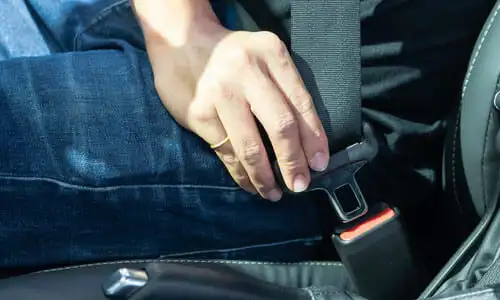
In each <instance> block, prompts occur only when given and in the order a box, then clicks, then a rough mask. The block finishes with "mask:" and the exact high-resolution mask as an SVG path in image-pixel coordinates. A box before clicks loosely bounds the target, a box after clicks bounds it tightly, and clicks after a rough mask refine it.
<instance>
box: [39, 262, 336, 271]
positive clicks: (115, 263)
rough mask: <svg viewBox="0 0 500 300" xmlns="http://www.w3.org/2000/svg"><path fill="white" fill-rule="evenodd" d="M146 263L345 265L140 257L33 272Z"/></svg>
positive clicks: (333, 264) (334, 265)
mask: <svg viewBox="0 0 500 300" xmlns="http://www.w3.org/2000/svg"><path fill="white" fill-rule="evenodd" d="M144 263H198V264H215V265H221V264H222V265H259V266H261V265H263V266H299V267H300V266H319V267H328V266H330V267H343V264H342V263H340V262H298V263H286V262H261V261H247V260H220V259H219V260H200V259H192V260H191V259H140V260H120V261H111V262H101V263H94V264H85V265H79V266H69V267H63V268H56V269H50V270H43V271H38V272H35V273H33V274H43V273H53V272H61V271H68V270H77V269H84V268H92V267H98V266H110V265H119V264H144Z"/></svg>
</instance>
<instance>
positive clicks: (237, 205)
mask: <svg viewBox="0 0 500 300" xmlns="http://www.w3.org/2000/svg"><path fill="white" fill-rule="evenodd" d="M25 3H27V4H25ZM18 13H19V14H20V15H22V16H23V19H21V18H18V17H17V14H18ZM0 15H1V16H2V18H7V21H6V22H7V24H9V23H10V22H11V21H10V20H12V23H11V24H14V25H13V26H14V27H11V28H10V29H9V28H8V27H7V28H6V27H2V28H1V29H0V32H1V33H0V36H1V37H2V39H3V40H2V43H3V51H2V53H3V58H4V59H5V60H3V61H1V62H0V127H1V128H2V133H1V134H0V162H1V164H0V199H1V200H0V267H20V266H24V267H31V266H41V265H52V264H66V263H78V262H86V261H95V260H103V259H120V258H145V257H172V256H175V257H197V258H201V257H203V258H225V259H229V258H233V259H238V258H239V259H243V258H245V259H259V260H285V261H286V260H297V259H309V258H311V257H312V256H313V251H315V250H314V244H315V243H316V242H317V241H318V240H319V239H320V233H321V230H320V229H319V228H320V225H319V221H318V218H317V212H316V211H315V210H316V207H315V205H313V204H312V203H313V202H311V201H303V199H298V198H297V199H294V198H291V199H287V200H286V201H282V202H281V203H277V204H273V203H270V202H268V201H265V200H262V199H260V198H259V197H256V196H253V195H250V194H248V193H246V192H244V191H243V190H241V189H240V188H238V187H237V186H236V185H235V183H234V182H233V180H232V179H231V177H230V176H229V175H228V174H227V172H226V171H225V169H224V167H223V165H222V164H221V163H220V162H219V159H218V158H217V157H216V156H215V155H214V153H213V152H212V151H211V149H210V148H209V147H208V146H207V145H206V143H205V142H203V141H202V140H201V139H200V138H198V137H197V136H195V135H194V134H192V133H190V132H188V131H186V130H184V129H183V128H182V127H180V126H179V125H178V124H177V123H176V122H175V121H174V119H173V118H172V117H171V116H170V115H169V114H168V113H167V111H166V110H165V108H164V107H163V106H162V104H161V102H160V99H159V98H158V96H157V94H156V93H155V89H154V85H153V78H152V72H151V67H150V65H149V62H148V59H147V56H146V53H145V51H144V50H143V49H144V42H143V40H142V36H141V33H140V30H139V27H138V26H137V24H136V22H135V19H134V16H133V14H132V12H131V9H130V7H129V4H128V1H126V0H112V1H108V0H81V1H77V2H75V1H66V0H58V1H55V0H33V1H26V2H25V1H18V0H8V1H7V3H5V2H2V4H0ZM30 16H31V17H30ZM39 28H43V30H44V31H45V32H46V33H49V34H45V39H44V38H42V35H40V29H39ZM6 30H7V31H8V32H5V31H6ZM9 30H12V31H11V32H9ZM16 36H22V37H23V38H16ZM46 36H50V39H49V38H46ZM27 41H31V42H32V43H30V44H29V45H26V44H25V43H26V42H27ZM21 56H23V57H21ZM26 56H29V57H26ZM301 200H302V201H301Z"/></svg>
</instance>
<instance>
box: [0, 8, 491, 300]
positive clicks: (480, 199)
mask: <svg viewBox="0 0 500 300" xmlns="http://www.w3.org/2000/svg"><path fill="white" fill-rule="evenodd" d="M499 12H500V1H497V3H496V4H495V6H494V8H493V10H492V12H491V14H490V16H489V18H488V20H487V21H486V23H485V25H484V27H483V30H482V32H481V34H480V36H479V38H478V40H477V43H476V45H475V48H474V50H473V52H472V55H471V59H470V64H469V67H468V71H467V74H466V76H465V79H464V83H463V92H462V95H461V101H460V106H459V107H458V108H457V111H456V113H455V114H454V117H453V118H451V121H450V123H449V135H448V138H447V142H446V146H445V149H444V160H443V162H444V163H443V174H444V176H443V184H444V186H445V189H446V191H447V195H448V198H449V200H450V201H452V202H453V203H456V204H457V206H458V207H459V210H460V213H461V215H462V216H463V217H464V219H463V220H465V219H467V220H471V221H470V223H471V224H473V225H474V226H475V228H474V229H473V230H472V232H470V234H469V236H468V237H467V239H466V240H465V241H464V242H463V244H462V245H461V247H460V248H459V249H458V250H457V252H456V253H455V255H454V256H453V257H451V258H450V260H449V261H448V263H447V264H446V266H444V268H443V269H442V270H441V272H439V274H437V275H436V276H435V277H434V280H433V281H432V282H431V283H430V284H429V285H428V286H427V288H426V289H425V291H423V293H422V294H421V298H422V299H423V298H425V299H498V297H499V295H500V275H499V274H500V273H499V272H500V214H498V213H497V211H498V208H499V203H498V202H499V201H498V198H499V189H500V184H499V179H500V178H499V177H500V173H499V171H500V132H499V129H500V124H499V115H498V114H499V108H500V81H499V79H500V16H499ZM378 271H379V274H378V276H377V275H374V276H373V280H374V282H376V281H377V280H379V279H381V278H382V277H384V276H388V274H386V273H387V270H378ZM351 275H352V274H349V271H348V269H347V268H346V267H345V266H344V265H343V264H342V263H340V262H303V263H296V264H279V263H265V262H247V261H211V260H206V261H201V260H198V261H196V260H140V261H119V262H103V263H98V264H91V265H83V266H68V267H64V268H59V269H53V270H46V271H42V272H37V273H33V274H27V275H23V276H19V277H13V278H8V279H5V280H1V281H0V299H18V300H24V299H30V300H31V299H41V300H44V299H54V300H57V299H73V300H79V299H82V300H83V299H86V300H104V299H108V298H109V299H135V300H144V299H149V300H158V299H183V300H189V299H197V300H205V299H231V300H232V299H235V300H239V299H258V300H260V299H262V300H264V299H266V300H267V299H269V300H271V299H297V300H302V299H303V300H315V299H316V300H329V299H363V298H362V297H361V296H357V292H358V287H357V286H356V284H355V283H354V282H353V280H352V279H351ZM401 276H404V274H401ZM377 277H378V278H377ZM397 284H398V283H397V282H394V285H397ZM396 290H397V289H396ZM389 298H390V299H401V298H400V297H397V296H394V297H389ZM385 299H387V298H385Z"/></svg>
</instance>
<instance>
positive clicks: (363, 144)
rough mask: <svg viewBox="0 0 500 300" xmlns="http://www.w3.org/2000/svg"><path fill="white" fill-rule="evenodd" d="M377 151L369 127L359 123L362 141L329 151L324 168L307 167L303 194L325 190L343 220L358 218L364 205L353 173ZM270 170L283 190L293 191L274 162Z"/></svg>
mask: <svg viewBox="0 0 500 300" xmlns="http://www.w3.org/2000/svg"><path fill="white" fill-rule="evenodd" d="M377 153H378V143H377V140H376V138H375V135H374V133H373V129H372V128H371V126H370V125H369V124H368V123H363V140H362V141H360V142H359V143H356V144H353V145H351V146H349V147H347V148H345V149H344V150H342V151H340V152H337V153H334V154H332V155H331V156H330V161H329V163H328V167H327V168H326V170H324V171H322V172H315V171H312V170H311V183H310V185H309V188H308V189H307V190H306V191H304V193H306V192H311V191H323V192H325V193H326V194H327V195H328V198H329V199H330V202H331V203H332V206H333V208H334V209H335V211H336V213H337V215H338V216H339V218H340V220H341V221H342V222H343V223H348V222H351V221H353V220H356V219H358V218H360V217H362V216H363V215H365V214H366V213H367V211H368V205H367V204H366V200H365V198H364V196H363V193H362V192H361V189H360V188H359V185H358V183H357V182H356V177H355V175H356V173H357V172H358V171H359V170H360V169H361V168H362V167H363V166H364V165H365V164H367V163H368V162H369V161H371V160H372V159H373V158H374V157H375V156H376V155H377ZM273 169H274V172H275V174H276V177H277V180H278V182H279V184H280V185H281V188H282V189H283V190H284V191H285V192H286V193H295V192H293V191H291V190H290V189H288V188H287V186H286V184H285V183H284V180H283V177H282V175H281V172H280V170H279V167H278V164H277V163H275V164H274V165H273Z"/></svg>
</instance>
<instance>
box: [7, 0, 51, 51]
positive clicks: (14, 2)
mask: <svg viewBox="0 0 500 300" xmlns="http://www.w3.org/2000/svg"><path fill="white" fill-rule="evenodd" d="M0 20H1V21H2V26H0V60H4V59H9V58H13V57H21V56H38V55H47V54H49V53H50V52H51V44H50V42H49V41H48V40H47V39H46V38H47V36H46V34H45V33H46V32H44V31H43V30H42V29H41V28H40V26H39V25H40V23H39V20H37V18H36V17H35V16H34V15H33V14H32V11H31V10H30V9H29V6H28V5H27V4H26V2H25V1H23V0H2V1H1V2H0Z"/></svg>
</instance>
